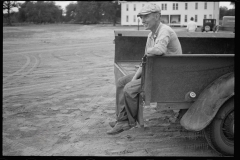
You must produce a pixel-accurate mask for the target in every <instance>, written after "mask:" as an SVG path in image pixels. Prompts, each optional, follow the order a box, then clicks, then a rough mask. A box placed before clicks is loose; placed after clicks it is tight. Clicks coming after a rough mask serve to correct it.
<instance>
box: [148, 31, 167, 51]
mask: <svg viewBox="0 0 240 160" xmlns="http://www.w3.org/2000/svg"><path fill="white" fill-rule="evenodd" d="M169 41H170V35H169V33H168V32H167V31H163V33H162V34H161V35H160V36H159V37H158V38H157V39H156V43H155V45H154V46H153V47H150V48H148V49H147V52H146V55H147V56H154V55H163V54H165V53H166V52H167V45H168V43H169Z"/></svg>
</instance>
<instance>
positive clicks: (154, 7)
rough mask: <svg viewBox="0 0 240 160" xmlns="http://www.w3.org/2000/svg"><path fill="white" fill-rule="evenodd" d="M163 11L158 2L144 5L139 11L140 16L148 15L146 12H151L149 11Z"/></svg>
mask: <svg viewBox="0 0 240 160" xmlns="http://www.w3.org/2000/svg"><path fill="white" fill-rule="evenodd" d="M154 12H155V13H157V12H158V13H161V9H160V7H159V6H158V5H156V4H153V3H150V4H148V5H146V6H144V7H143V8H142V9H141V10H140V12H139V13H138V15H137V16H138V17H140V16H142V15H146V14H149V13H154Z"/></svg>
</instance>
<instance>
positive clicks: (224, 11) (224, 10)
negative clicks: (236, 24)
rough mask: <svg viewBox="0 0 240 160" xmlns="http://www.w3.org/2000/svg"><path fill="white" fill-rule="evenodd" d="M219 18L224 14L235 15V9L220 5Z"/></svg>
mask: <svg viewBox="0 0 240 160" xmlns="http://www.w3.org/2000/svg"><path fill="white" fill-rule="evenodd" d="M219 12H220V13H219V19H222V18H223V16H235V9H228V8H227V7H225V6H224V7H220V11H219Z"/></svg>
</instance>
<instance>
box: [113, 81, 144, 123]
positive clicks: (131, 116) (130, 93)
mask: <svg viewBox="0 0 240 160" xmlns="http://www.w3.org/2000/svg"><path fill="white" fill-rule="evenodd" d="M140 91H141V79H138V80H135V81H131V82H129V83H128V84H126V85H125V87H124V89H123V93H124V106H125V107H124V108H123V109H122V110H121V111H120V113H119V116H118V120H119V121H125V120H128V122H129V125H130V126H135V125H136V119H137V114H138V103H139V102H138V101H139V96H138V95H139V93H140Z"/></svg>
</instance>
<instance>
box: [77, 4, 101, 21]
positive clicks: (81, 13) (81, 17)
mask: <svg viewBox="0 0 240 160" xmlns="http://www.w3.org/2000/svg"><path fill="white" fill-rule="evenodd" d="M101 3H102V2H101V1H78V2H77V8H76V12H77V15H76V21H77V22H83V23H98V22H99V21H100V20H101Z"/></svg>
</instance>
